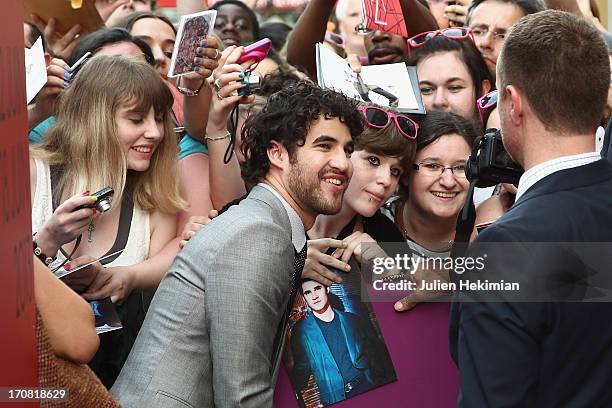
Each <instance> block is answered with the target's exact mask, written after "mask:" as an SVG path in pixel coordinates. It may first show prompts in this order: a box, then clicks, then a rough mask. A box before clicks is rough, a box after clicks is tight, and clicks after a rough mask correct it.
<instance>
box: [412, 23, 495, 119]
mask: <svg viewBox="0 0 612 408" xmlns="http://www.w3.org/2000/svg"><path fill="white" fill-rule="evenodd" d="M408 46H409V47H410V56H409V57H408V64H409V65H413V66H416V68H417V74H418V77H419V87H420V89H421V95H422V96H423V103H424V104H425V108H426V109H427V111H428V112H429V111H434V110H444V111H449V112H453V113H456V114H457V115H460V116H463V117H464V118H466V119H468V120H470V121H473V122H474V123H476V122H477V121H478V111H477V110H476V100H477V99H478V98H480V97H481V96H483V95H485V94H486V93H487V92H489V90H490V89H491V88H492V87H493V85H494V82H493V78H492V77H491V74H490V73H489V71H488V69H487V65H486V63H485V61H484V60H483V58H482V56H481V55H480V52H479V51H478V49H477V48H476V46H475V45H474V42H473V37H472V34H471V32H470V30H469V29H468V28H463V27H456V28H448V29H444V30H438V31H432V32H426V33H421V34H418V35H416V36H414V37H412V38H410V39H409V40H408Z"/></svg>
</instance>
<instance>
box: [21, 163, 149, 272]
mask: <svg viewBox="0 0 612 408" xmlns="http://www.w3.org/2000/svg"><path fill="white" fill-rule="evenodd" d="M34 161H35V162H36V191H35V192H34V202H33V203H32V233H34V232H36V231H38V230H39V229H40V228H42V226H43V225H44V224H45V222H47V220H49V218H51V215H53V196H52V193H51V172H50V170H49V166H48V165H47V164H46V163H44V162H43V161H41V160H39V159H35V160H34ZM149 217H150V214H149V213H148V212H146V211H142V210H141V209H140V207H139V206H138V205H137V204H134V212H133V215H132V222H131V224H130V233H129V235H128V239H127V243H126V245H125V249H124V250H123V252H122V253H121V254H119V256H118V257H117V258H116V259H114V260H113V261H112V262H110V263H108V264H106V265H105V266H108V267H111V266H130V265H135V264H138V263H140V262H142V261H144V260H146V259H147V258H148V257H149V243H150V240H151V233H150V227H149ZM65 259H66V257H65V256H64V255H63V254H62V253H61V251H58V252H57V259H56V260H55V262H53V263H52V264H51V265H49V267H50V269H52V270H53V269H55V268H56V267H57V265H60V264H61V263H62V262H64V260H65Z"/></svg>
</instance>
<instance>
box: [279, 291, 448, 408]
mask: <svg viewBox="0 0 612 408" xmlns="http://www.w3.org/2000/svg"><path fill="white" fill-rule="evenodd" d="M372 306H373V307H374V311H375V313H376V316H377V318H378V323H379V325H380V329H381V331H382V334H383V337H384V338H385V341H386V343H387V348H388V349H389V353H390V354H391V358H392V359H393V365H394V366H395V371H396V373H397V378H398V380H397V381H395V382H392V383H390V384H386V385H383V386H381V387H379V388H376V389H374V390H372V391H368V392H366V393H364V394H361V395H358V396H356V397H354V398H351V399H349V400H345V401H342V402H339V403H337V404H333V405H331V406H332V407H334V408H349V407H350V408H361V407H364V408H365V407H368V408H372V407H375V408H394V407H418V408H429V407H431V408H445V407H454V406H455V405H456V398H457V393H458V392H459V373H458V371H457V368H456V367H455V364H454V363H453V361H452V359H451V357H450V354H449V351H448V317H449V309H450V304H449V303H427V304H421V305H418V306H417V307H416V308H415V309H413V310H412V311H410V312H407V313H397V312H395V311H394V310H393V303H383V302H373V303H372ZM274 407H275V408H294V407H295V408H297V407H298V403H297V400H296V399H295V395H294V392H293V386H292V385H291V381H290V380H289V376H288V375H287V370H286V369H285V366H284V365H281V368H280V372H279V375H278V381H277V383H276V390H275V393H274Z"/></svg>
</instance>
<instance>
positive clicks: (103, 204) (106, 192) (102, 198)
mask: <svg viewBox="0 0 612 408" xmlns="http://www.w3.org/2000/svg"><path fill="white" fill-rule="evenodd" d="M113 194H115V191H114V190H113V189H112V188H111V187H104V188H103V189H102V190H100V191H96V192H95V193H93V194H91V195H92V196H94V197H96V201H95V202H93V203H91V204H85V205H80V206H78V207H77V208H76V209H75V210H74V211H78V210H82V209H83V208H95V209H97V210H98V211H100V212H107V211H108V210H110V208H111V202H110V200H111V198H112V197H113Z"/></svg>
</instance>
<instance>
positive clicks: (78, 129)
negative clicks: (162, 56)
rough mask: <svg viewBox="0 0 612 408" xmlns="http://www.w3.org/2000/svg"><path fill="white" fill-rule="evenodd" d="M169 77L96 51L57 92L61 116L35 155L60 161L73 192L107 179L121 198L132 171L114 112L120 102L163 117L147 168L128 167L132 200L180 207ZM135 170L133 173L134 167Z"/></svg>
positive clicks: (65, 185) (150, 206) (66, 187)
mask: <svg viewBox="0 0 612 408" xmlns="http://www.w3.org/2000/svg"><path fill="white" fill-rule="evenodd" d="M172 103H173V97H172V94H171V92H170V90H169V89H168V85H167V84H166V83H165V82H164V80H163V79H162V78H161V77H160V76H159V74H158V73H157V72H156V71H155V70H154V69H153V68H152V67H151V66H149V65H148V64H146V63H144V62H141V61H137V60H135V59H131V58H127V57H123V56H102V55H101V56H95V57H93V58H91V59H90V60H89V61H87V63H86V64H85V65H84V66H83V68H82V69H81V71H79V73H78V74H77V75H76V76H75V78H74V80H73V82H72V85H71V86H70V88H69V89H68V90H66V91H65V92H64V94H63V95H62V96H61V97H60V100H59V106H58V112H57V122H56V123H55V125H54V126H53V127H52V128H51V129H50V130H49V132H48V134H47V135H46V137H45V140H44V141H43V142H42V143H41V144H40V145H39V146H37V147H34V148H32V151H31V153H32V156H33V157H35V158H39V159H41V160H43V161H44V162H46V163H47V164H48V165H49V166H57V168H58V170H59V171H58V173H59V174H60V178H59V180H58V181H59V185H58V186H57V191H59V192H62V191H63V192H68V194H69V196H72V195H76V194H79V193H81V192H82V191H85V190H89V191H91V192H94V191H97V190H100V189H101V188H103V187H106V186H110V187H112V188H113V189H114V190H115V196H114V201H115V202H121V201H120V200H121V196H122V195H123V193H124V192H125V189H126V180H127V178H128V177H127V176H128V168H127V156H126V155H127V153H126V152H125V148H124V147H123V146H122V143H121V141H120V140H119V136H118V131H117V122H116V115H117V111H118V110H119V109H120V108H122V107H127V106H129V107H130V108H132V109H133V110H134V111H136V112H142V113H143V114H147V113H148V112H149V110H150V109H151V107H152V108H153V110H154V111H155V115H157V116H161V117H162V119H163V125H164V126H163V128H164V137H163V139H162V140H161V142H160V143H159V145H158V146H157V149H156V150H155V152H154V153H153V156H152V157H151V162H150V165H149V168H148V170H146V171H143V172H136V171H134V172H130V177H129V180H130V192H131V193H132V196H133V200H134V203H137V204H138V205H139V206H140V208H142V209H143V210H145V211H152V210H154V209H158V210H160V211H162V212H165V213H176V212H177V211H179V210H181V209H183V208H186V207H187V203H186V202H185V200H183V198H182V197H181V195H180V192H179V178H178V171H177V166H176V161H177V152H178V143H177V137H176V135H175V133H174V129H173V125H172V118H171V114H170V109H171V108H172ZM132 173H133V174H132Z"/></svg>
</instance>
